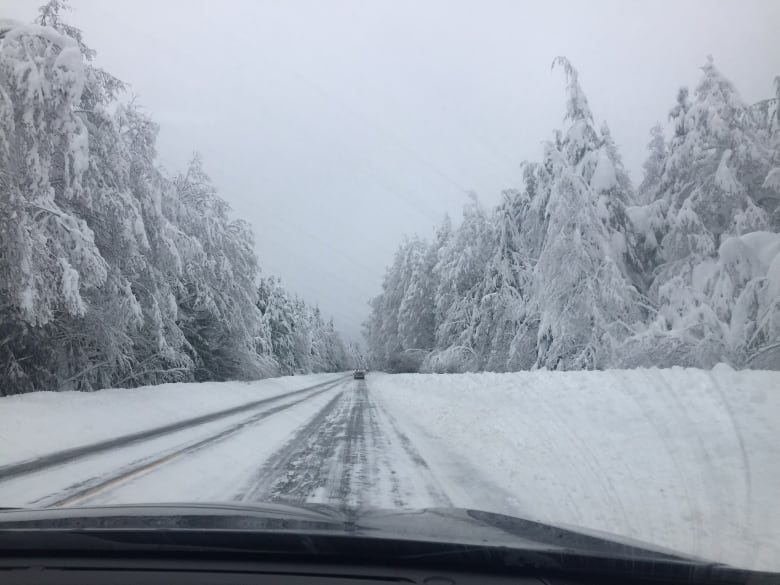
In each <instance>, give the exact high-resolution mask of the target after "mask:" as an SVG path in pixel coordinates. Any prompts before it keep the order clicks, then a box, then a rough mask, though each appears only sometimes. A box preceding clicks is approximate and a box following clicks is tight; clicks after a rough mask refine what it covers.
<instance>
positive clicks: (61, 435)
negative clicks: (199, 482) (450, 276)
mask: <svg viewBox="0 0 780 585" xmlns="http://www.w3.org/2000/svg"><path fill="white" fill-rule="evenodd" d="M341 375H342V374H310V375H305V376H285V377H281V378H268V379H265V380H257V381H254V382H221V383H201V384H199V383H180V384H160V385H157V386H143V387H140V388H132V389H122V388H117V389H109V390H100V391H98V392H89V393H87V392H33V393H31V394H21V395H18V396H7V397H3V398H0V466H3V465H8V464H11V463H17V462H20V461H25V460H27V459H33V458H36V457H40V456H42V455H47V454H50V453H54V452H57V451H62V450H64V449H69V448H74V447H80V446H83V445H89V444H92V443H97V442H100V441H105V440H108V439H113V438H115V437H120V436H122V435H128V434H132V433H137V432H141V431H144V430H147V429H153V428H156V427H160V426H164V425H167V424H171V423H175V422H178V421H182V420H186V419H190V418H194V417H197V416H201V415H204V414H209V413H212V412H215V411H219V410H225V409H228V408H232V407H234V406H239V405H241V404H248V403H250V402H254V401H256V400H263V399H264V398H270V397H273V396H277V395H279V394H283V393H285V392H290V391H293V390H297V389H299V388H305V387H307V386H313V385H315V384H319V383H321V382H326V381H328V380H335V379H337V378H339V377H340V376H341ZM0 505H2V504H0Z"/></svg>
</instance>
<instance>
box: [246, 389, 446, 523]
mask: <svg viewBox="0 0 780 585" xmlns="http://www.w3.org/2000/svg"><path fill="white" fill-rule="evenodd" d="M234 498H235V499H239V500H242V501H282V502H288V503H303V502H318V503H328V504H332V505H337V506H340V507H342V508H347V509H354V508H361V507H364V506H372V507H395V508H407V507H420V506H419V504H418V503H419V502H420V501H422V502H424V503H425V505H427V506H439V505H448V504H449V500H448V499H447V497H446V496H445V495H444V492H443V490H442V489H441V488H440V486H439V485H438V482H437V480H436V478H435V477H434V475H433V473H432V472H431V470H430V468H429V467H428V465H427V464H426V462H425V460H424V459H423V458H422V456H421V455H420V454H419V452H417V450H416V449H415V448H414V446H413V445H412V443H411V441H410V440H409V438H408V437H406V436H405V435H404V434H403V433H402V432H401V431H400V430H399V429H398V427H397V426H396V425H395V424H394V422H393V421H392V419H391V417H390V416H389V415H388V414H387V413H386V412H384V411H383V410H382V409H381V408H380V407H378V405H377V404H376V402H375V401H374V400H372V399H371V395H370V392H369V389H368V386H367V384H366V382H365V381H359V382H356V383H355V384H353V385H352V386H351V387H349V388H347V389H345V390H344V391H343V392H342V393H341V394H340V395H339V396H336V397H334V398H333V400H331V401H330V402H329V403H328V404H326V405H325V406H324V407H323V409H322V410H321V411H320V412H319V413H318V414H317V416H315V417H314V419H312V420H311V421H310V423H309V424H308V425H306V426H305V427H304V428H303V429H302V430H301V431H300V432H299V433H298V434H297V435H296V436H295V437H294V438H292V439H291V440H290V441H289V442H288V443H287V444H286V445H285V446H284V447H282V448H281V449H280V450H279V451H277V452H276V453H275V454H274V455H272V456H271V457H270V458H269V459H268V460H267V461H266V462H265V463H264V464H263V465H262V467H261V468H260V470H259V472H258V473H257V475H256V477H255V479H254V480H253V481H252V482H251V483H250V484H248V485H246V486H244V487H243V488H242V489H241V490H239V492H238V494H236V495H235V496H234Z"/></svg>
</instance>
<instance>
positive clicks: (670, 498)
mask: <svg viewBox="0 0 780 585" xmlns="http://www.w3.org/2000/svg"><path fill="white" fill-rule="evenodd" d="M342 376H343V374H342V375H339V374H319V375H311V376H294V377H285V378H276V379H268V380H261V381H257V382H250V383H243V382H225V383H203V384H167V385H161V386H156V387H145V388H138V389H135V390H102V391H98V392H93V393H88V394H87V393H73V392H64V393H45V392H44V393H34V394H26V395H21V396H14V397H6V398H0V465H4V464H8V463H12V462H18V461H21V460H25V459H29V458H31V457H35V456H40V455H44V454H47V453H54V452H57V451H60V450H62V449H65V448H68V447H74V446H78V445H85V444H90V443H94V442H96V441H101V440H105V439H107V438H111V437H115V436H122V435H125V434H128V433H133V432H138V431H141V430H144V429H148V428H153V427H157V426H160V425H163V424H167V423H170V422H174V421H177V420H183V419H188V418H192V417H194V416H198V415H201V414H206V413H209V412H214V411H219V410H223V409H226V408H230V407H231V406H235V405H238V404H244V403H248V402H253V401H255V400H259V399H262V398H266V397H271V396H277V395H280V394H284V393H286V392H290V391H293V390H297V389H301V388H306V387H310V386H313V385H315V384H318V383H322V382H326V381H330V380H333V381H334V383H335V384H334V385H328V386H326V387H325V388H324V389H322V391H319V390H317V391H316V392H313V393H311V394H309V393H306V394H305V395H300V394H298V395H296V396H293V397H285V398H281V399H280V402H279V403H273V404H271V405H269V406H267V407H263V408H264V409H268V408H278V407H279V405H282V406H284V409H283V410H280V411H279V413H278V414H274V415H270V414H269V415H268V416H266V417H265V418H262V419H259V420H257V421H254V422H253V421H252V420H251V419H252V417H253V416H255V415H254V412H255V411H254V410H253V411H250V412H244V413H239V414H236V415H231V416H230V417H227V418H225V419H219V420H216V421H211V422H209V423H206V424H203V425H198V426H196V427H191V428H187V429H183V430H180V431H177V432H175V433H171V434H169V435H165V436H161V437H157V438H154V439H151V440H147V441H143V442H139V443H133V444H130V445H127V446H124V447H122V448H120V449H115V450H111V451H106V452H101V453H97V454H94V455H90V456H89V457H85V458H83V459H79V460H74V461H70V462H67V463H65V464H62V465H59V466H55V467H52V468H47V469H45V470H42V471H37V472H34V473H30V474H26V475H22V476H19V477H14V478H11V479H7V480H4V481H0V505H32V506H36V505H37V506H47V505H95V504H115V503H138V502H155V501H186V502H189V501H227V500H239V501H247V502H250V503H251V502H253V501H264V500H265V499H270V500H281V501H290V502H297V501H306V502H326V503H333V504H337V505H341V504H345V503H346V504H353V505H354V504H356V505H362V506H370V507H401V508H416V507H430V506H442V505H444V506H449V505H451V506H456V507H470V508H477V509H483V510H489V511H495V512H501V513H506V514H510V515H515V516H522V517H526V518H531V519H536V520H541V521H546V522H551V523H554V524H558V525H570V526H577V527H584V528H588V529H591V530H597V531H604V532H608V533H613V534H618V535H622V536H625V537H629V538H632V539H637V540H640V541H645V542H649V543H653V544H656V545H659V546H662V547H665V548H669V549H674V550H677V551H680V552H683V553H687V554H691V555H694V556H698V557H701V558H705V559H710V560H714V561H719V562H724V563H729V564H732V565H736V566H742V567H747V568H753V569H765V570H775V571H780V506H778V505H777V501H778V496H779V495H780V372H766V371H734V370H732V369H731V368H729V367H727V366H723V365H719V366H716V367H715V368H714V369H713V370H697V369H682V368H672V369H637V370H608V371H589V372H548V371H541V370H540V371H534V372H518V373H511V374H488V373H485V374H473V373H469V374H438V375H437V374H399V375H389V374H382V373H375V372H371V373H370V374H369V375H368V377H367V380H366V381H365V383H364V382H362V381H355V380H352V379H351V378H341V377H342ZM339 378H341V381H339V382H336V380H338V379H339ZM285 405H289V406H285ZM260 410H262V409H260ZM269 412H270V411H269ZM361 420H362V421H363V422H362V423H359V421H361ZM353 423H359V424H353ZM231 428H236V429H237V430H236V431H235V432H233V433H232V434H230V435H229V436H225V437H223V438H218V437H220V436H222V435H224V434H225V430H226V429H231ZM214 437H217V439H216V440H212V438H214ZM204 441H206V442H207V444H205V445H204V446H202V447H198V448H196V449H191V450H188V449H189V447H188V446H191V445H194V444H202V443H203V442H204ZM280 454H281V455H283V457H280ZM93 485H94V486H95V487H94V489H91V488H90V486H93ZM85 487H86V488H90V489H87V490H86V491H85Z"/></svg>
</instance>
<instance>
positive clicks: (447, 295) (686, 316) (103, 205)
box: [0, 0, 780, 571]
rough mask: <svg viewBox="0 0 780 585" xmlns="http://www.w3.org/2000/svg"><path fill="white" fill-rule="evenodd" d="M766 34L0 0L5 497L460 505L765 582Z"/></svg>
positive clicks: (532, 11) (776, 513) (770, 63)
mask: <svg viewBox="0 0 780 585" xmlns="http://www.w3.org/2000/svg"><path fill="white" fill-rule="evenodd" d="M778 30H780V4H779V3H777V2H772V1H771V0H765V1H760V0H745V1H742V2H739V3H737V2H709V1H707V0H690V1H684V2H676V3H669V2H653V3H650V2H644V3H639V2H624V1H622V0H620V1H617V0H616V1H607V0H599V1H594V2H587V3H585V2H576V1H574V0H572V1H566V2H564V1H545V2H538V1H537V2H524V3H520V2H503V1H499V0H489V1H487V2H481V1H476V0H473V1H471V0H464V1H458V2H443V1H431V2H410V1H406V0H402V1H400V2H399V1H389V0H388V1H385V0H379V1H376V2H364V1H362V0H328V1H323V2H319V1H313V0H311V1H309V0H292V1H290V2H271V1H265V0H263V1H260V2H254V1H248V0H247V1H243V2H242V1H238V0H236V1H231V2H190V1H184V0H180V1H170V2H168V1H166V2H152V1H151V0H132V1H130V0H127V1H125V0H121V1H120V0H116V1H113V2H111V3H106V2H102V1H98V0H72V1H71V2H66V1H65V0H50V1H48V2H46V3H44V4H43V5H42V6H40V7H37V6H36V5H35V3H31V2H30V1H29V0H6V1H4V2H3V4H2V8H0V506H1V507H24V508H55V507H81V506H96V505H113V504H148V503H204V502H207V503H226V502H228V503H235V504H246V505H257V504H269V503H283V504H296V505H297V504H329V505H332V506H334V507H336V508H339V509H342V510H363V511H365V510H371V511H376V510H403V511H409V510H420V509H426V508H440V509H446V510H454V509H470V510H479V511H481V512H483V513H498V514H503V515H507V516H512V517H516V518H521V519H526V520H527V521H528V522H529V523H540V524H544V525H552V526H558V527H560V526H564V527H567V528H568V529H570V530H580V529H581V530H583V531H586V532H587V533H589V534H595V533H598V534H601V535H608V536H607V537H608V538H616V539H628V540H630V541H631V542H640V543H647V545H648V546H653V547H658V548H661V549H663V550H666V551H673V552H675V553H678V554H680V555H683V556H690V557H695V558H701V559H707V560H710V561H715V562H720V563H726V564H731V565H734V566H738V567H742V568H748V569H762V570H768V571H780V505H778V495H779V494H780V492H779V491H778V486H780V107H778V102H779V101H780V38H778V35H777V31H778ZM472 517H473V516H472ZM387 521H388V522H389V520H387ZM402 524H403V516H401V517H399V519H397V520H394V521H393V526H394V527H395V528H396V529H398V528H399V526H401V525H402ZM540 524H527V526H531V525H533V526H538V525H540ZM437 530H438V529H437ZM447 530H450V529H449V528H445V527H442V528H441V531H442V533H445V534H448V536H449V537H451V538H454V539H455V540H457V537H458V534H457V533H447ZM464 534H465V533H464ZM609 535H612V536H609ZM461 536H462V535H461ZM488 540H489V539H488Z"/></svg>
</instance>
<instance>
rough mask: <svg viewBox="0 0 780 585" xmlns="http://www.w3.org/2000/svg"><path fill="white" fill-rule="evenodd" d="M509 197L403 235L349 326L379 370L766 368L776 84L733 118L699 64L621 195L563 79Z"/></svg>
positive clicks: (779, 154)
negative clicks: (537, 155) (416, 234)
mask: <svg viewBox="0 0 780 585" xmlns="http://www.w3.org/2000/svg"><path fill="white" fill-rule="evenodd" d="M554 66H557V67H560V68H561V69H563V72H564V74H565V76H566V79H567V89H566V115H565V126H564V128H563V129H562V130H556V131H555V132H554V133H553V137H552V139H551V140H549V141H548V142H546V143H545V145H544V149H543V154H542V158H541V160H540V161H538V162H525V163H523V167H522V168H523V184H522V185H520V186H519V188H516V189H507V190H506V191H505V192H504V193H503V197H502V201H501V203H500V204H499V205H498V206H497V207H496V208H495V209H492V210H485V209H484V208H483V207H482V206H481V205H480V204H479V202H478V201H477V200H476V197H474V198H473V201H471V202H470V203H469V204H468V205H467V206H466V207H465V209H464V212H463V220H462V223H461V224H460V226H459V227H457V229H453V227H452V225H451V223H450V221H449V219H445V221H444V223H443V224H442V225H441V226H440V227H439V228H438V230H437V231H436V234H435V236H434V238H433V239H432V241H425V240H422V239H419V238H411V239H408V240H407V241H405V242H404V243H403V244H402V245H401V246H400V247H399V249H398V251H397V253H396V255H395V259H394V262H393V264H392V265H391V266H390V267H389V268H388V269H387V273H386V275H385V278H384V282H383V285H382V293H381V294H380V295H379V296H377V297H376V298H375V299H373V300H372V301H371V306H372V312H371V315H370V318H369V319H368V321H367V323H366V324H365V333H366V338H367V340H368V344H369V351H370V359H371V360H372V363H373V365H374V366H375V367H379V368H384V369H388V370H393V371H436V372H451V371H479V370H489V371H499V372H500V371H514V370H523V369H531V368H549V369H597V368H607V367H638V366H671V365H682V366H698V367H710V366H712V365H713V364H715V363H717V362H721V361H723V362H727V363H730V364H732V365H733V366H735V367H772V368H778V367H780V235H778V231H780V207H779V206H778V203H779V202H780V111H779V108H778V101H779V100H780V78H776V79H775V86H776V90H777V96H776V97H774V98H770V99H767V100H764V101H762V102H759V103H757V104H754V105H752V106H748V105H746V104H745V103H744V102H742V100H741V99H740V97H739V95H738V93H737V91H736V90H735V88H734V87H733V85H732V84H731V83H730V82H729V81H728V80H727V79H726V78H725V77H724V76H723V75H722V74H721V73H720V72H719V71H718V69H717V68H716V67H715V65H714V64H713V62H712V60H711V59H710V60H709V61H708V62H707V63H706V64H705V65H704V67H703V68H702V70H703V75H702V78H701V80H700V81H699V84H698V86H697V87H696V90H695V92H694V93H693V95H690V94H689V92H688V90H687V89H685V88H683V89H681V90H680V91H679V93H678V95H677V100H676V103H675V105H674V106H673V108H672V109H671V111H670V114H669V128H668V129H664V128H663V127H661V126H660V125H659V126H656V127H655V128H653V129H652V131H651V140H650V143H649V155H648V158H647V161H646V163H645V165H644V178H643V180H642V182H641V184H640V185H639V187H638V188H636V189H634V187H633V186H632V184H631V181H630V180H629V177H628V175H627V173H626V171H625V169H624V167H623V163H622V160H621V157H620V152H619V149H618V147H617V145H616V144H615V142H614V140H613V139H612V137H611V135H610V132H609V128H608V126H607V125H606V123H605V124H603V125H601V126H600V128H598V129H597V126H596V124H595V122H594V117H593V115H592V113H591V110H590V108H589V105H588V101H587V99H586V97H585V94H584V93H583V91H582V88H581V86H580V83H579V79H578V75H577V71H576V70H575V69H574V68H573V67H572V66H571V65H570V64H569V62H568V61H567V60H566V59H563V58H559V59H556V61H555V63H554Z"/></svg>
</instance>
